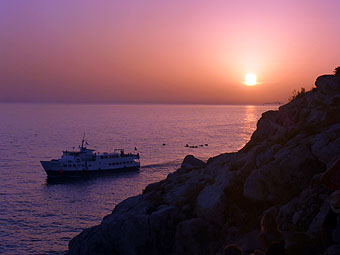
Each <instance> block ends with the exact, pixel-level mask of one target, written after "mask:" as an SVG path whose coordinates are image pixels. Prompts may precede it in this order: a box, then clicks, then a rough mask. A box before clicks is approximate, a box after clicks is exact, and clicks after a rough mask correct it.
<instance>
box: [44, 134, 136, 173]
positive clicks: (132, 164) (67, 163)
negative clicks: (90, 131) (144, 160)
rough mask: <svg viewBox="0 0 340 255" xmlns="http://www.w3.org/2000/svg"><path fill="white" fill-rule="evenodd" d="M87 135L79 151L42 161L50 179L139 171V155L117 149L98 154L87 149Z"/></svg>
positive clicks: (66, 152) (64, 152)
mask: <svg viewBox="0 0 340 255" xmlns="http://www.w3.org/2000/svg"><path fill="white" fill-rule="evenodd" d="M86 144H87V141H86V140H85V135H84V137H83V139H82V142H81V145H80V146H79V150H78V151H75V150H73V151H67V150H66V151H63V155H62V157H61V158H60V159H52V160H50V161H40V162H41V165H42V166H43V168H44V170H45V172H46V174H47V176H48V177H66V176H84V175H92V174H105V173H114V172H120V171H130V170H138V169H139V168H140V161H139V153H135V154H134V153H125V152H124V150H123V149H115V150H114V151H113V152H112V153H106V152H104V153H96V152H95V150H92V149H88V148H86V147H85V145H86Z"/></svg>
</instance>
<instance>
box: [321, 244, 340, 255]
mask: <svg viewBox="0 0 340 255" xmlns="http://www.w3.org/2000/svg"><path fill="white" fill-rule="evenodd" d="M322 255H340V245H332V246H330V247H328V249H327V250H326V251H325V252H324V253H323V254H322Z"/></svg>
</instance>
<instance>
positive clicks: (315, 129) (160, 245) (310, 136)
mask: <svg viewBox="0 0 340 255" xmlns="http://www.w3.org/2000/svg"><path fill="white" fill-rule="evenodd" d="M315 84H316V88H314V89H313V90H312V91H309V92H306V93H304V94H302V95H299V96H298V97H296V98H295V99H294V100H292V101H291V102H289V103H288V104H286V105H283V106H281V107H280V108H279V110H278V111H268V112H265V113H263V114H262V117H261V119H260V120H259V121H258V123H257V129H256V131H255V132H254V133H253V135H252V137H251V139H250V141H249V142H248V143H247V144H246V145H245V146H244V148H242V149H241V150H240V151H238V152H236V153H225V154H221V155H219V156H217V157H214V158H210V159H209V160H208V161H207V162H202V161H200V160H198V159H196V158H194V157H193V156H187V157H186V158H185V159H184V161H183V163H182V166H181V168H180V169H178V170H177V171H176V172H174V173H171V174H169V175H168V177H167V178H166V179H165V180H163V181H160V182H158V183H153V184H150V185H148V186H147V187H146V188H145V190H144V191H143V194H140V195H138V196H135V197H130V198H128V199H126V200H124V201H123V202H121V203H120V204H118V205H117V206H116V207H115V208H114V210H113V212H112V214H110V215H108V216H106V217H104V219H103V221H102V223H101V224H100V225H98V226H94V227H92V228H89V229H86V230H84V231H83V232H82V233H80V234H79V235H78V236H76V237H75V238H73V239H72V240H71V242H70V244H69V254H70V255H75V254H219V253H221V248H222V247H223V246H224V245H225V244H228V243H236V244H238V245H239V246H241V247H242V248H243V249H247V247H248V246H251V240H252V239H253V236H254V235H256V233H257V232H258V231H259V227H260V226H259V222H260V219H261V216H262V215H263V213H264V212H268V211H271V212H272V213H274V214H275V216H276V218H277V220H278V222H279V225H280V228H281V230H282V231H283V232H284V235H285V239H286V251H287V254H325V255H326V254H329V255H330V254H340V246H339V244H337V243H334V244H329V245H325V244H323V243H322V242H321V239H322V238H321V234H322V233H321V224H322V222H323V220H324V218H325V216H326V214H327V212H328V211H329V210H330V209H329V204H328V202H327V200H326V198H327V197H328V195H329V193H330V190H328V189H327V188H325V187H324V186H322V185H321V184H320V174H321V173H323V172H324V171H325V170H326V169H327V167H328V166H329V165H330V164H331V163H332V162H334V160H335V159H336V158H337V157H338V156H339V155H340V77H337V76H333V75H323V76H320V77H318V78H317V80H316V83H315ZM338 218H339V217H338ZM337 224H340V220H338V223H337Z"/></svg>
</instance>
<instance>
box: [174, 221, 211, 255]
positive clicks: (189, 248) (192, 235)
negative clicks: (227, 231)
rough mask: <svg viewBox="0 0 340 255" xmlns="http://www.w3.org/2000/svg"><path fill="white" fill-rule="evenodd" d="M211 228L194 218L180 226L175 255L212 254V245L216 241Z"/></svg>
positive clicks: (177, 232)
mask: <svg viewBox="0 0 340 255" xmlns="http://www.w3.org/2000/svg"><path fill="white" fill-rule="evenodd" d="M216 235H217V233H214V231H213V230H212V228H211V226H210V225H209V224H208V223H207V222H205V221H204V220H202V219H200V218H193V219H190V220H187V221H183V222H181V223H179V224H178V226H177V231H176V238H175V244H174V247H175V248H174V254H188V255H190V254H196V255H200V254H202V255H206V254H210V247H209V246H210V245H209V244H210V243H211V242H213V241H216V239H215V236H216Z"/></svg>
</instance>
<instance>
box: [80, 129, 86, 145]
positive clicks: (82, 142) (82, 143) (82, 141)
mask: <svg viewBox="0 0 340 255" xmlns="http://www.w3.org/2000/svg"><path fill="white" fill-rule="evenodd" d="M84 142H85V132H84V135H83V140H81V147H80V148H81V149H83V148H84Z"/></svg>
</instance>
